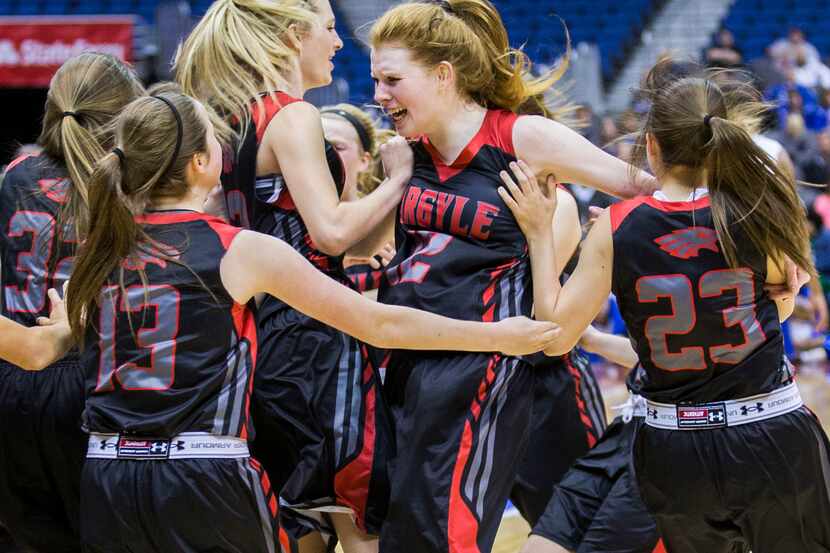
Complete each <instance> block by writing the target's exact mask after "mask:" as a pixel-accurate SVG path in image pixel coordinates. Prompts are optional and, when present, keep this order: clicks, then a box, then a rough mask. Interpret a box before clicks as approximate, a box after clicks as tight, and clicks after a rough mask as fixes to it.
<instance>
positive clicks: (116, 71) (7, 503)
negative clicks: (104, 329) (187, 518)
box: [0, 53, 143, 552]
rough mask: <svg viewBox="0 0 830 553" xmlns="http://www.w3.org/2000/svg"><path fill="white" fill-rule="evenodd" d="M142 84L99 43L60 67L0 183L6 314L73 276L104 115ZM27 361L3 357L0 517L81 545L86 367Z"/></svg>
mask: <svg viewBox="0 0 830 553" xmlns="http://www.w3.org/2000/svg"><path fill="white" fill-rule="evenodd" d="M142 93H143V87H142V86H141V83H140V82H139V81H138V79H137V78H136V76H135V75H134V73H133V72H132V70H131V69H130V68H129V67H127V66H126V65H125V64H124V63H122V62H121V61H119V60H118V59H116V58H114V57H112V56H109V55H105V54H94V53H85V54H80V55H78V56H75V57H73V58H70V59H69V60H67V61H66V62H65V63H64V64H63V65H62V66H61V67H60V69H58V71H57V72H56V73H55V75H54V77H53V78H52V82H51V83H50V86H49V92H48V94H47V97H46V112H45V114H44V117H43V129H42V131H41V133H40V137H39V139H38V144H39V145H40V146H41V147H42V148H43V152H42V153H41V154H40V155H36V156H24V157H21V158H18V159H16V160H15V161H13V162H12V163H11V164H9V167H8V169H7V172H6V175H5V178H4V180H3V186H2V188H1V189H0V227H2V229H3V232H2V233H0V261H1V262H0V265H1V266H2V285H3V301H2V302H1V303H2V305H3V309H2V315H4V316H5V317H8V318H9V319H11V320H12V321H14V322H17V323H19V324H22V325H24V326H32V325H34V324H35V322H36V320H37V319H38V317H43V316H46V315H48V313H49V311H48V302H47V298H48V290H49V289H50V288H56V289H58V290H60V289H61V287H62V286H63V284H64V282H65V281H66V279H67V278H69V274H70V271H71V268H72V256H73V255H74V253H75V248H76V246H77V244H78V242H79V240H80V239H81V238H82V237H83V236H84V234H85V232H86V228H87V224H88V217H87V213H88V211H87V210H88V198H89V180H90V175H91V174H92V170H93V167H94V166H95V164H96V162H97V161H98V160H99V159H100V158H101V157H102V156H103V155H104V152H105V150H106V149H108V148H110V147H111V144H112V135H111V130H110V127H109V124H110V123H111V121H112V119H113V117H115V115H116V114H118V113H119V112H120V111H121V110H122V109H123V108H124V106H125V105H127V104H128V103H129V102H130V101H132V100H133V99H135V98H136V97H138V96H139V95H140V94H142ZM40 348H41V347H40V346H39V348H38V349H40ZM45 350H51V351H52V352H54V348H53V346H52V345H51V344H49V343H47V344H44V345H43V346H42V352H43V353H46V351H45ZM23 368H25V367H20V366H16V365H14V364H10V363H6V362H0V520H3V522H4V524H5V525H6V527H7V528H8V529H9V531H10V533H11V534H12V536H13V537H14V539H15V541H17V542H18V543H19V544H20V545H21V546H25V547H26V548H27V549H32V550H34V551H44V552H52V551H78V550H80V545H79V539H78V508H79V503H78V502H79V485H80V472H81V464H82V462H83V455H84V451H85V449H86V445H85V444H86V435H85V434H84V433H83V432H82V430H81V422H80V416H81V411H82V409H83V379H82V376H81V369H80V367H79V366H78V362H77V356H76V354H75V353H74V352H71V353H69V355H67V356H66V357H64V358H63V359H61V360H59V361H57V362H56V363H54V364H52V365H50V366H49V367H47V368H45V369H44V370H43V371H42V372H38V373H30V372H26V371H24V370H23ZM21 389H24V390H26V393H25V394H23V395H21V394H20V393H19V390H21ZM32 513H37V516H33V515H32Z"/></svg>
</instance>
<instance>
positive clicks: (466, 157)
mask: <svg viewBox="0 0 830 553" xmlns="http://www.w3.org/2000/svg"><path fill="white" fill-rule="evenodd" d="M495 112H496V110H492V109H488V110H487V112H486V113H485V114H484V119H483V120H482V121H481V126H480V127H479V128H478V130H477V131H476V133H475V134H474V135H473V136H472V138H470V140H469V141H468V142H467V144H466V145H465V146H464V148H463V149H462V150H461V152H460V153H459V154H458V156H457V157H456V158H455V160H453V162H452V163H447V162H446V161H444V157H443V156H442V155H441V152H439V151H438V149H437V148H436V147H435V146H433V145H432V143H431V142H430V141H429V137H427V136H426V135H424V136H423V138H422V141H423V144H424V146H425V147H426V149H427V152H429V155H430V157H431V158H432V162H433V163H434V164H435V165H436V166H439V165H440V166H444V167H449V168H451V169H460V168H464V167H466V166H467V165H468V164H469V163H470V162H471V161H472V160H473V158H474V157H475V155H476V154H477V153H478V150H479V148H477V147H476V146H480V144H479V142H480V141H481V136H482V135H483V134H484V132H485V131H486V130H487V129H488V128H489V127H490V125H491V119H492V118H493V117H494V114H495Z"/></svg>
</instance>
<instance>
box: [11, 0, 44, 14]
mask: <svg viewBox="0 0 830 553" xmlns="http://www.w3.org/2000/svg"><path fill="white" fill-rule="evenodd" d="M41 13H43V8H42V6H41V3H40V1H39V0H25V1H23V2H18V3H17V5H16V6H14V7H12V14H14V15H40V14H41Z"/></svg>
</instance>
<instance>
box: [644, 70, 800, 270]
mask: <svg viewBox="0 0 830 553" xmlns="http://www.w3.org/2000/svg"><path fill="white" fill-rule="evenodd" d="M675 69H676V66H675V65H674V64H673V62H672V61H671V60H663V61H661V62H659V63H658V64H657V65H655V67H654V68H653V69H652V70H651V72H650V73H649V75H648V76H647V77H646V81H645V86H644V90H643V92H644V93H645V97H646V98H647V99H648V100H650V101H651V110H650V111H649V113H648V116H647V119H646V122H645V125H644V128H643V130H642V131H641V133H640V136H639V137H638V147H637V150H636V152H637V154H638V158H639V160H640V162H641V165H642V164H643V163H642V162H643V161H644V157H645V137H646V134H651V135H652V136H653V137H654V138H655V140H656V141H657V144H658V145H659V147H660V154H661V158H662V163H663V165H664V166H665V167H666V168H672V169H682V170H683V171H684V172H685V173H686V174H687V175H688V176H689V177H690V178H691V180H700V179H705V182H706V183H707V185H708V188H709V195H710V197H711V206H712V218H713V220H714V225H715V229H716V230H717V233H718V238H719V240H720V244H721V248H722V251H723V253H724V256H725V257H726V259H727V261H728V262H729V264H730V266H732V267H736V266H738V265H739V259H738V244H736V242H735V238H734V235H733V228H734V226H735V225H738V226H739V227H740V229H741V230H742V231H743V233H744V234H745V235H746V236H747V237H748V238H749V239H750V240H751V241H752V243H753V244H754V245H755V247H757V248H758V250H759V251H761V252H762V253H763V254H764V255H767V256H769V257H770V258H772V259H773V261H774V262H775V263H776V264H777V265H778V266H779V268H783V267H782V265H781V262H782V259H783V258H782V256H784V255H786V256H787V257H789V258H790V259H791V260H792V261H793V262H794V263H795V264H796V265H798V266H799V267H801V268H803V269H805V270H808V271H810V272H811V273H813V274H815V269H814V267H813V261H812V257H811V255H810V243H809V233H808V231H807V225H806V217H805V213H804V208H803V207H802V205H801V202H800V200H799V198H798V194H797V193H796V188H795V182H794V181H793V179H792V176H789V175H787V174H785V173H784V172H783V171H782V170H781V169H780V168H779V167H778V164H777V163H776V162H775V160H773V159H771V158H770V157H769V156H768V155H767V154H766V153H765V152H764V151H763V150H762V149H761V148H760V147H758V146H757V145H756V144H755V142H754V141H753V140H752V133H754V132H757V129H758V126H759V122H760V121H761V118H762V116H763V113H764V112H765V110H766V109H768V106H767V105H765V104H763V103H761V102H760V101H758V97H759V94H758V93H757V91H755V90H754V89H753V88H752V87H751V86H750V85H748V84H746V83H745V82H742V81H737V80H735V79H734V78H730V77H728V76H726V75H725V73H724V72H723V71H722V70H720V71H718V70H708V71H704V70H695V71H688V70H687V71H684V74H683V75H678V74H677V73H676V72H675Z"/></svg>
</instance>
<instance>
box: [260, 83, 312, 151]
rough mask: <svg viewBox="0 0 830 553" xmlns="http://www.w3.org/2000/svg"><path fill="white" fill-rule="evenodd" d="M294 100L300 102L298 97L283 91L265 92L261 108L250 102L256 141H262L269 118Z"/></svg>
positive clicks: (269, 121)
mask: <svg viewBox="0 0 830 553" xmlns="http://www.w3.org/2000/svg"><path fill="white" fill-rule="evenodd" d="M294 102H302V100H301V99H300V98H295V97H294V96H289V95H288V94H286V93H285V92H275V93H274V94H273V95H271V94H266V95H265V96H263V98H262V104H263V106H262V109H260V108H259V107H257V103H256V102H253V103H251V120H252V121H253V122H254V126H255V127H256V143H257V145H259V144H260V142H262V137H263V136H264V135H265V131H266V130H267V129H268V125H269V124H270V123H271V120H272V119H273V118H274V117H275V116H276V115H277V114H278V113H279V112H280V110H281V109H282V108H284V107H285V106H287V105H288V104H293V103H294Z"/></svg>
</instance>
